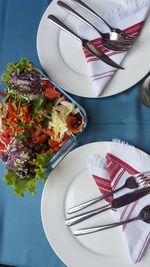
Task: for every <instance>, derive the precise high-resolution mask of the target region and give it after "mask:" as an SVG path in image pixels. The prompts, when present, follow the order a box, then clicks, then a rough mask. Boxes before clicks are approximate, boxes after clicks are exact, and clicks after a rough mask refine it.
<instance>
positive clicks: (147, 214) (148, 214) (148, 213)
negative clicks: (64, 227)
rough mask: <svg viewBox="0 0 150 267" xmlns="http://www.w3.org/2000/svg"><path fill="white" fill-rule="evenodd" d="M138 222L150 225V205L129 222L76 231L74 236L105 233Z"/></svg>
mask: <svg viewBox="0 0 150 267" xmlns="http://www.w3.org/2000/svg"><path fill="white" fill-rule="evenodd" d="M136 220H141V221H143V222H145V223H148V224H150V205H147V206H145V207H144V208H143V209H141V211H140V212H139V214H138V215H137V216H136V217H134V218H131V219H128V220H124V221H121V222H116V223H109V224H103V225H99V226H95V227H89V228H84V229H78V230H75V231H74V232H73V234H74V235H76V236H78V235H85V234H91V233H95V232H98V231H103V230H107V229H110V228H114V227H116V226H119V225H123V224H127V223H130V222H133V221H136Z"/></svg>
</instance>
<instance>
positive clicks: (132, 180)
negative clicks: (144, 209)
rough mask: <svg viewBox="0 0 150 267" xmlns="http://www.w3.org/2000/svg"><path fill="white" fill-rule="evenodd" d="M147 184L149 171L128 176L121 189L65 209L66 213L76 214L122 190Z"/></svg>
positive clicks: (149, 177) (149, 179) (149, 182)
mask: <svg viewBox="0 0 150 267" xmlns="http://www.w3.org/2000/svg"><path fill="white" fill-rule="evenodd" d="M148 184H150V171H147V172H141V173H137V174H135V175H132V176H129V177H128V178H127V180H126V181H125V183H124V184H123V185H122V186H121V187H119V188H117V189H115V190H114V191H111V192H109V193H108V194H105V195H103V196H100V197H96V198H94V199H91V200H88V201H86V202H83V203H81V204H79V205H77V206H74V207H72V208H69V209H67V213H68V214H71V213H74V212H77V211H79V210H82V209H84V208H86V207H89V206H91V205H93V204H95V203H97V202H99V201H101V200H103V199H105V198H107V197H109V196H112V195H113V194H115V193H117V192H119V191H121V190H123V189H124V188H128V189H135V188H139V187H140V186H144V185H148Z"/></svg>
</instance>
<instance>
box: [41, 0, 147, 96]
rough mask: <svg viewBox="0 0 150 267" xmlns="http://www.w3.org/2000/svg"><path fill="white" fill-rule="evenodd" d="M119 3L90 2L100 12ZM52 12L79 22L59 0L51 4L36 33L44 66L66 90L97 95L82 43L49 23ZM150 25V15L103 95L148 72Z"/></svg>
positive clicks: (64, 19)
mask: <svg viewBox="0 0 150 267" xmlns="http://www.w3.org/2000/svg"><path fill="white" fill-rule="evenodd" d="M88 1H89V0H87V2H88ZM120 2H121V0H95V1H90V5H91V7H93V9H95V10H96V11H97V12H98V11H99V12H100V10H101V9H102V8H108V7H110V6H115V5H116V6H117V4H118V3H119V4H120ZM69 4H70V5H71V6H72V7H74V8H75V9H77V10H78V8H79V7H78V6H77V4H75V3H73V1H69ZM82 12H83V9H82ZM50 13H52V14H54V15H56V16H58V17H59V18H60V19H61V20H62V21H65V22H67V23H68V22H70V21H73V22H75V23H77V18H74V17H73V15H68V13H67V12H66V11H65V10H64V9H63V8H62V7H59V6H58V5H57V1H56V0H53V1H52V3H51V4H50V5H49V6H48V8H47V9H46V11H45V13H44V14H43V16H42V19H41V21H40V24H39V28H38V33H37V52H38V56H39V59H40V62H41V65H42V67H43V69H44V70H45V72H46V73H47V74H48V76H50V77H51V79H52V80H54V81H55V82H56V83H58V84H59V85H60V86H61V87H62V88H63V89H64V90H66V91H67V92H69V93H72V94H74V95H78V96H82V97H92V98H94V97H95V95H94V90H93V88H92V83H91V80H90V77H89V74H88V69H87V63H86V59H85V57H84V55H83V52H82V49H81V44H80V43H79V42H78V41H77V40H75V39H74V38H73V37H72V36H70V35H68V33H66V32H64V31H63V30H60V29H59V28H58V27H57V26H56V25H54V24H53V23H52V22H50V21H49V20H48V19H47V16H48V14H50ZM75 19H76V20H75ZM74 20H75V21H74ZM73 22H72V23H73ZM149 28H150V14H149V16H148V19H147V21H146V23H145V26H144V27H143V29H142V32H141V34H140V37H139V38H138V40H137V41H136V43H135V45H134V46H133V47H132V49H131V50H130V51H129V52H128V55H127V56H126V58H125V60H124V67H125V70H124V71H122V70H118V71H117V72H116V74H115V75H114V77H113V78H112V80H111V81H110V83H109V84H108V85H107V87H106V89H105V90H104V93H103V94H102V95H101V97H106V96H111V95H114V94H118V93H120V92H122V91H124V90H126V89H128V88H130V87H131V86H133V85H134V84H135V83H137V82H138V81H139V80H140V79H141V78H143V77H144V76H145V75H146V74H147V73H148V71H149V58H150V49H149V47H150V31H149ZM70 47H71V49H70ZM72 51H73V52H72Z"/></svg>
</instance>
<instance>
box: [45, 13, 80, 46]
mask: <svg viewBox="0 0 150 267" xmlns="http://www.w3.org/2000/svg"><path fill="white" fill-rule="evenodd" d="M47 18H48V19H49V20H51V21H52V22H53V23H55V24H56V25H57V26H58V27H60V28H61V29H63V30H64V31H66V32H67V33H70V34H71V35H72V36H73V37H75V38H76V39H78V40H79V41H80V42H82V40H81V38H80V36H79V35H78V34H76V33H75V32H74V31H72V30H71V29H70V28H69V27H68V26H66V25H65V24H64V23H63V22H62V21H60V20H59V19H58V18H57V17H55V16H54V15H52V14H50V15H48V17H47Z"/></svg>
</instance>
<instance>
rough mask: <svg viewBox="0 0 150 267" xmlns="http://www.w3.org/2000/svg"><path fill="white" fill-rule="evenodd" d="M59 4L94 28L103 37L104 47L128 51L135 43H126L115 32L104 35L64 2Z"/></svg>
mask: <svg viewBox="0 0 150 267" xmlns="http://www.w3.org/2000/svg"><path fill="white" fill-rule="evenodd" d="M57 4H58V5H59V6H61V7H63V8H65V9H66V10H68V11H69V12H70V13H71V14H73V15H74V16H76V17H77V18H79V19H80V20H82V21H84V22H86V23H87V24H88V25H89V26H90V27H92V28H93V29H94V30H96V31H97V32H98V33H99V34H100V36H101V40H102V44H103V46H105V47H106V48H108V49H110V50H114V51H127V50H128V49H129V48H130V47H131V45H132V43H133V42H132V41H129V40H128V41H125V39H124V38H123V37H122V36H121V35H120V34H118V33H116V32H114V31H111V32H107V33H103V32H101V31H100V30H98V29H97V28H96V27H95V26H94V25H93V24H92V23H90V22H89V21H88V20H87V19H85V18H84V17H83V16H81V15H80V14H79V13H78V12H76V11H75V10H74V9H73V8H71V7H70V6H68V5H67V4H66V3H64V2H62V1H57Z"/></svg>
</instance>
